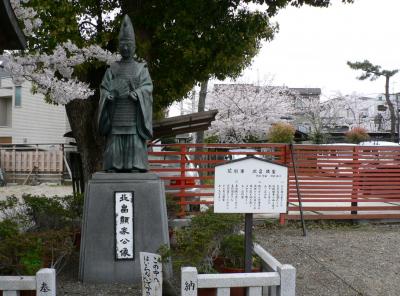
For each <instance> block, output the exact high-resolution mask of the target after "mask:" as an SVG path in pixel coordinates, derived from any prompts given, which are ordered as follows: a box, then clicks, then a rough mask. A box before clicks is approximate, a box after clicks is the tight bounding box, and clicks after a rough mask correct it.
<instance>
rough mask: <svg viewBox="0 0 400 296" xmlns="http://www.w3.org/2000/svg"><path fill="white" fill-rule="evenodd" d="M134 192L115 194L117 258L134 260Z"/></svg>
mask: <svg viewBox="0 0 400 296" xmlns="http://www.w3.org/2000/svg"><path fill="white" fill-rule="evenodd" d="M133 244H134V238H133V192H115V258H116V260H134V259H135V253H134V245H133Z"/></svg>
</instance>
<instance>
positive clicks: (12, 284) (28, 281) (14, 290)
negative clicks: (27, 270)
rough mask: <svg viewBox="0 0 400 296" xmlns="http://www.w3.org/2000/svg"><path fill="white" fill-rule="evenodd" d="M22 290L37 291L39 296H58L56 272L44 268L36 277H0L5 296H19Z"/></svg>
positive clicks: (1, 289) (0, 286) (0, 285)
mask: <svg viewBox="0 0 400 296" xmlns="http://www.w3.org/2000/svg"><path fill="white" fill-rule="evenodd" d="M21 290H35V291H36V295H38V296H56V271H55V269H52V268H43V269H41V270H39V271H38V272H37V273H36V276H0V291H3V296H19V294H20V293H19V291H21Z"/></svg>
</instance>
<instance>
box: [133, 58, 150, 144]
mask: <svg viewBox="0 0 400 296" xmlns="http://www.w3.org/2000/svg"><path fill="white" fill-rule="evenodd" d="M139 73H140V74H139V87H138V88H136V89H135V92H136V94H137V97H138V101H139V108H140V111H139V112H138V115H139V116H138V133H139V135H140V136H141V137H142V138H143V139H145V140H150V139H151V138H152V137H153V95H152V93H153V83H152V81H151V78H150V74H149V70H148V68H147V65H146V64H144V65H142V68H141V70H140V72H139Z"/></svg>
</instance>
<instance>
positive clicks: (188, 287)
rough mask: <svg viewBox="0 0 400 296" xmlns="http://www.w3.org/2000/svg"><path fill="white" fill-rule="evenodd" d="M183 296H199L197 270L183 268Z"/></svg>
mask: <svg viewBox="0 0 400 296" xmlns="http://www.w3.org/2000/svg"><path fill="white" fill-rule="evenodd" d="M181 274H182V277H181V296H197V287H198V286H197V269H196V268H195V267H182V272H181Z"/></svg>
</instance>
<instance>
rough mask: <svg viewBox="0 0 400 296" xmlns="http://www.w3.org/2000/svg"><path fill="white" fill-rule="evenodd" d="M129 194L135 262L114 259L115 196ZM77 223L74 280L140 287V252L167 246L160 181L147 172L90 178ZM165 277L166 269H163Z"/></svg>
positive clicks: (166, 267) (163, 199)
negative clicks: (78, 236) (79, 229)
mask: <svg viewBox="0 0 400 296" xmlns="http://www.w3.org/2000/svg"><path fill="white" fill-rule="evenodd" d="M121 191H122V192H130V191H132V192H134V198H133V208H134V217H133V221H134V223H133V224H134V225H133V227H134V241H135V243H134V252H135V259H134V260H122V261H121V260H118V261H117V260H115V211H114V193H115V192H121ZM83 215H84V217H83V223H82V238H81V251H80V260H79V278H80V280H81V281H83V282H91V283H129V284H136V283H140V282H141V271H140V260H139V252H150V253H157V251H158V249H159V248H160V247H161V246H162V245H167V246H168V247H169V237H168V219H167V209H166V203H165V192H164V185H163V182H162V181H161V180H160V178H159V176H157V175H155V174H152V173H95V174H93V176H92V179H91V180H90V181H89V182H88V186H87V188H86V194H85V205H84V214H83ZM163 268H164V272H165V274H164V276H165V277H167V278H168V277H170V276H171V274H172V270H171V266H170V264H169V265H165V264H164V266H163Z"/></svg>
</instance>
